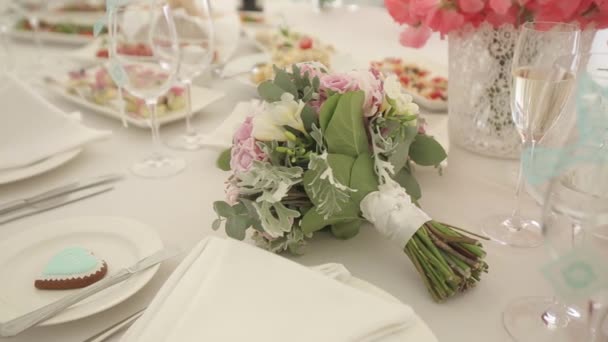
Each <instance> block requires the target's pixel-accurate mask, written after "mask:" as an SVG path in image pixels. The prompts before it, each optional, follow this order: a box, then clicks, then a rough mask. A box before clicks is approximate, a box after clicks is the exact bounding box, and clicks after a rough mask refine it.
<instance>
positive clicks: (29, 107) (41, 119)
mask: <svg viewBox="0 0 608 342" xmlns="http://www.w3.org/2000/svg"><path fill="white" fill-rule="evenodd" d="M3 82H4V84H3V85H2V87H1V88H0V103H2V106H3V108H4V113H2V115H0V170H3V169H13V168H20V167H25V166H28V165H30V164H33V163H36V162H39V161H41V160H43V159H46V158H48V157H51V156H53V155H56V154H58V153H62V152H67V151H70V150H73V149H76V148H79V147H82V146H84V145H85V144H87V143H90V142H92V141H95V140H99V139H102V138H105V137H107V136H109V135H110V134H111V132H109V131H98V130H94V129H90V128H87V127H84V126H83V125H82V124H80V123H79V122H78V121H77V120H74V119H73V118H70V117H68V116H67V115H66V114H65V113H63V112H62V111H61V110H60V109H59V108H57V107H55V106H54V105H52V104H51V103H49V102H48V101H47V100H45V99H44V98H43V97H42V96H40V95H39V94H37V93H36V92H35V91H34V90H33V89H31V88H30V87H29V86H28V85H26V84H25V83H23V82H22V81H20V80H18V79H17V78H15V76H13V75H6V76H5V77H4V78H3Z"/></svg>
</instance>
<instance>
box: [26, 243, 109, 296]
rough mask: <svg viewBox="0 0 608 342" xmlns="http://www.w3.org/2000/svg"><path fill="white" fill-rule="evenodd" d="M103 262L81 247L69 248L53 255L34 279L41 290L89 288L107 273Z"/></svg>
mask: <svg viewBox="0 0 608 342" xmlns="http://www.w3.org/2000/svg"><path fill="white" fill-rule="evenodd" d="M107 271H108V266H107V264H106V262H105V261H103V260H101V259H99V258H97V257H96V256H95V255H94V254H93V253H91V252H90V251H88V250H86V249H84V248H82V247H70V248H66V249H64V250H62V251H61V252H59V253H57V254H55V255H54V256H53V257H52V258H51V260H50V261H49V262H48V263H47V265H46V267H45V268H44V270H43V271H42V275H41V276H40V277H39V278H38V279H36V281H35V282H34V286H36V288H38V289H41V290H68V289H77V288H82V287H86V286H89V285H91V284H93V283H95V282H97V281H99V280H101V279H102V278H103V277H104V276H105V275H106V273H107Z"/></svg>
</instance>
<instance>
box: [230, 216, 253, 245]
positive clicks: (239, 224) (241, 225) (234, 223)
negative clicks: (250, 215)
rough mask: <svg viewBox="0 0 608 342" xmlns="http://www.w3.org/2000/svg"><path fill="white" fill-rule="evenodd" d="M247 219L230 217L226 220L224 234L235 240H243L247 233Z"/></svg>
mask: <svg viewBox="0 0 608 342" xmlns="http://www.w3.org/2000/svg"><path fill="white" fill-rule="evenodd" d="M247 228H248V226H247V218H246V217H243V216H230V217H228V219H227V220H226V234H228V236H230V237H231V238H233V239H236V240H244V239H245V235H246V231H247Z"/></svg>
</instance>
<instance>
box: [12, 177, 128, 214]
mask: <svg viewBox="0 0 608 342" xmlns="http://www.w3.org/2000/svg"><path fill="white" fill-rule="evenodd" d="M122 178H124V175H123V174H118V173H114V174H108V175H103V176H98V177H93V178H89V179H85V180H81V181H76V182H72V183H69V184H65V185H62V186H60V187H57V188H54V189H51V190H49V191H45V192H43V193H41V194H38V195H35V196H32V197H29V198H24V199H18V200H15V201H11V202H8V203H4V204H0V215H4V214H6V213H9V212H11V211H14V210H19V209H21V208H24V207H27V206H30V205H32V204H34V203H38V202H41V201H44V200H47V199H51V198H53V197H57V196H61V195H66V194H69V193H72V192H75V191H78V190H83V189H87V188H90V187H93V186H96V185H101V184H106V183H110V182H115V181H118V180H121V179H122Z"/></svg>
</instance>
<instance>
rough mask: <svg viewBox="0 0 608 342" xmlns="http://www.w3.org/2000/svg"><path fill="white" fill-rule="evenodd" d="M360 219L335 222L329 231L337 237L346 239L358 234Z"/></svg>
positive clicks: (361, 222)
mask: <svg viewBox="0 0 608 342" xmlns="http://www.w3.org/2000/svg"><path fill="white" fill-rule="evenodd" d="M362 224H363V221H362V220H357V221H347V222H343V223H337V224H334V225H333V226H331V233H332V234H333V235H334V236H335V237H337V238H338V239H343V240H348V239H352V238H353V237H355V236H356V235H357V234H359V230H360V229H361V225H362Z"/></svg>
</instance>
